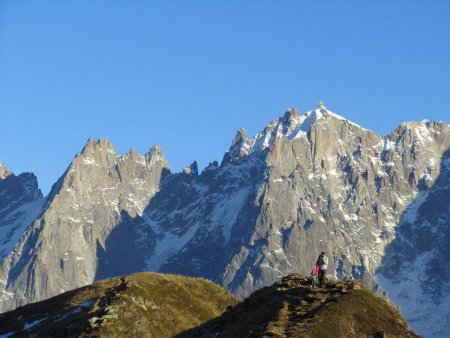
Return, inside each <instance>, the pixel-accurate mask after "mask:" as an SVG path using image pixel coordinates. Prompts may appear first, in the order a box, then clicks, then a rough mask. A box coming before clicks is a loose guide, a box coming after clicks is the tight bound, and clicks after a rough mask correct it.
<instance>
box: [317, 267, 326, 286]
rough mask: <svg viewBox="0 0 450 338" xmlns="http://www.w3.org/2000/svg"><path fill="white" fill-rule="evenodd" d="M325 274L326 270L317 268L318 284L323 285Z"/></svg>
mask: <svg viewBox="0 0 450 338" xmlns="http://www.w3.org/2000/svg"><path fill="white" fill-rule="evenodd" d="M326 274H327V270H319V273H318V278H319V286H325V284H326V280H325V277H326Z"/></svg>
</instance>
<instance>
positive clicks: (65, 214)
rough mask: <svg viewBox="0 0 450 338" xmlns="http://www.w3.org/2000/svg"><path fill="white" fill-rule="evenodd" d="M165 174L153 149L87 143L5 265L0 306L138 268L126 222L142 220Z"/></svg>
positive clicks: (140, 263)
mask: <svg viewBox="0 0 450 338" xmlns="http://www.w3.org/2000/svg"><path fill="white" fill-rule="evenodd" d="M167 173H168V165H167V162H166V161H165V159H164V156H163V154H162V152H161V149H160V148H159V147H158V146H156V147H154V148H153V149H152V150H151V151H150V152H149V153H148V154H147V155H145V156H141V155H139V154H138V153H137V152H136V151H134V150H131V151H130V152H128V153H126V154H124V155H121V156H117V155H116V153H115V151H114V149H113V147H112V146H111V144H110V143H109V142H108V141H107V140H100V141H98V142H94V141H92V140H89V141H88V143H87V144H86V146H85V147H84V149H83V151H82V152H81V153H79V154H78V155H77V156H76V157H75V159H74V160H73V162H72V164H71V165H70V166H69V168H68V169H67V171H66V172H65V173H64V175H63V176H62V177H61V179H60V180H59V181H58V182H57V183H56V184H55V185H54V186H53V188H52V190H51V192H50V195H49V197H48V201H47V203H46V205H45V211H44V212H43V214H42V215H41V216H40V217H38V218H37V219H36V220H35V221H34V223H33V226H32V227H30V228H28V229H27V231H26V232H25V234H24V236H23V237H22V239H21V240H20V242H19V244H18V245H17V247H16V248H15V250H14V251H13V252H12V253H11V254H10V255H9V256H8V257H7V258H6V259H5V260H4V262H3V266H2V268H1V270H0V276H2V279H1V284H0V287H1V288H2V289H3V299H2V302H1V305H0V307H1V309H2V310H6V309H9V308H13V307H15V306H18V305H21V304H24V303H28V302H30V301H31V302H33V301H38V300H41V299H46V298H48V297H51V296H54V295H56V294H59V293H61V292H64V291H67V290H71V289H74V288H76V287H79V286H82V285H86V284H90V283H92V282H93V281H94V280H96V279H101V278H105V277H108V276H111V275H114V276H116V275H121V274H125V273H129V272H134V271H139V270H142V268H143V261H142V259H141V258H140V256H139V255H138V253H137V252H136V248H135V245H134V239H135V238H136V236H137V235H136V233H135V232H133V230H132V226H131V225H132V224H136V223H139V222H142V220H141V219H140V218H139V215H140V214H141V213H142V210H143V208H144V207H145V206H146V205H147V203H148V201H149V199H150V198H151V197H152V196H153V195H154V194H155V193H156V191H157V190H158V187H159V184H160V181H161V178H162V177H163V176H164V175H165V174H167Z"/></svg>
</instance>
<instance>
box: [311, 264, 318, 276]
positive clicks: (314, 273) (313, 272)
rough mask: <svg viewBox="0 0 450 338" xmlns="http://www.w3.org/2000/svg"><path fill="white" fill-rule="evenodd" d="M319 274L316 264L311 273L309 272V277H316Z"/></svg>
mask: <svg viewBox="0 0 450 338" xmlns="http://www.w3.org/2000/svg"><path fill="white" fill-rule="evenodd" d="M318 273H319V264H318V263H316V266H315V267H313V269H312V271H311V276H314V275H317V274H318Z"/></svg>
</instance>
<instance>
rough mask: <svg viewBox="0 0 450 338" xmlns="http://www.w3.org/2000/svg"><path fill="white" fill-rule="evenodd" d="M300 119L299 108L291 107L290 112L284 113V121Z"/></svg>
mask: <svg viewBox="0 0 450 338" xmlns="http://www.w3.org/2000/svg"><path fill="white" fill-rule="evenodd" d="M299 117H300V112H299V111H298V109H297V108H295V107H291V108H289V109H288V110H286V112H285V113H284V116H283V121H286V122H288V121H294V120H295V121H297V120H298V118H299Z"/></svg>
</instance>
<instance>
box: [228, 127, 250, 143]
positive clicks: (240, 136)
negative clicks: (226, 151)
mask: <svg viewBox="0 0 450 338" xmlns="http://www.w3.org/2000/svg"><path fill="white" fill-rule="evenodd" d="M247 140H248V137H247V133H246V132H245V129H244V128H241V129H239V130H238V131H237V133H236V136H235V137H234V139H233V141H232V142H231V147H234V146H235V145H236V144H239V143H242V142H245V141H247Z"/></svg>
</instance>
